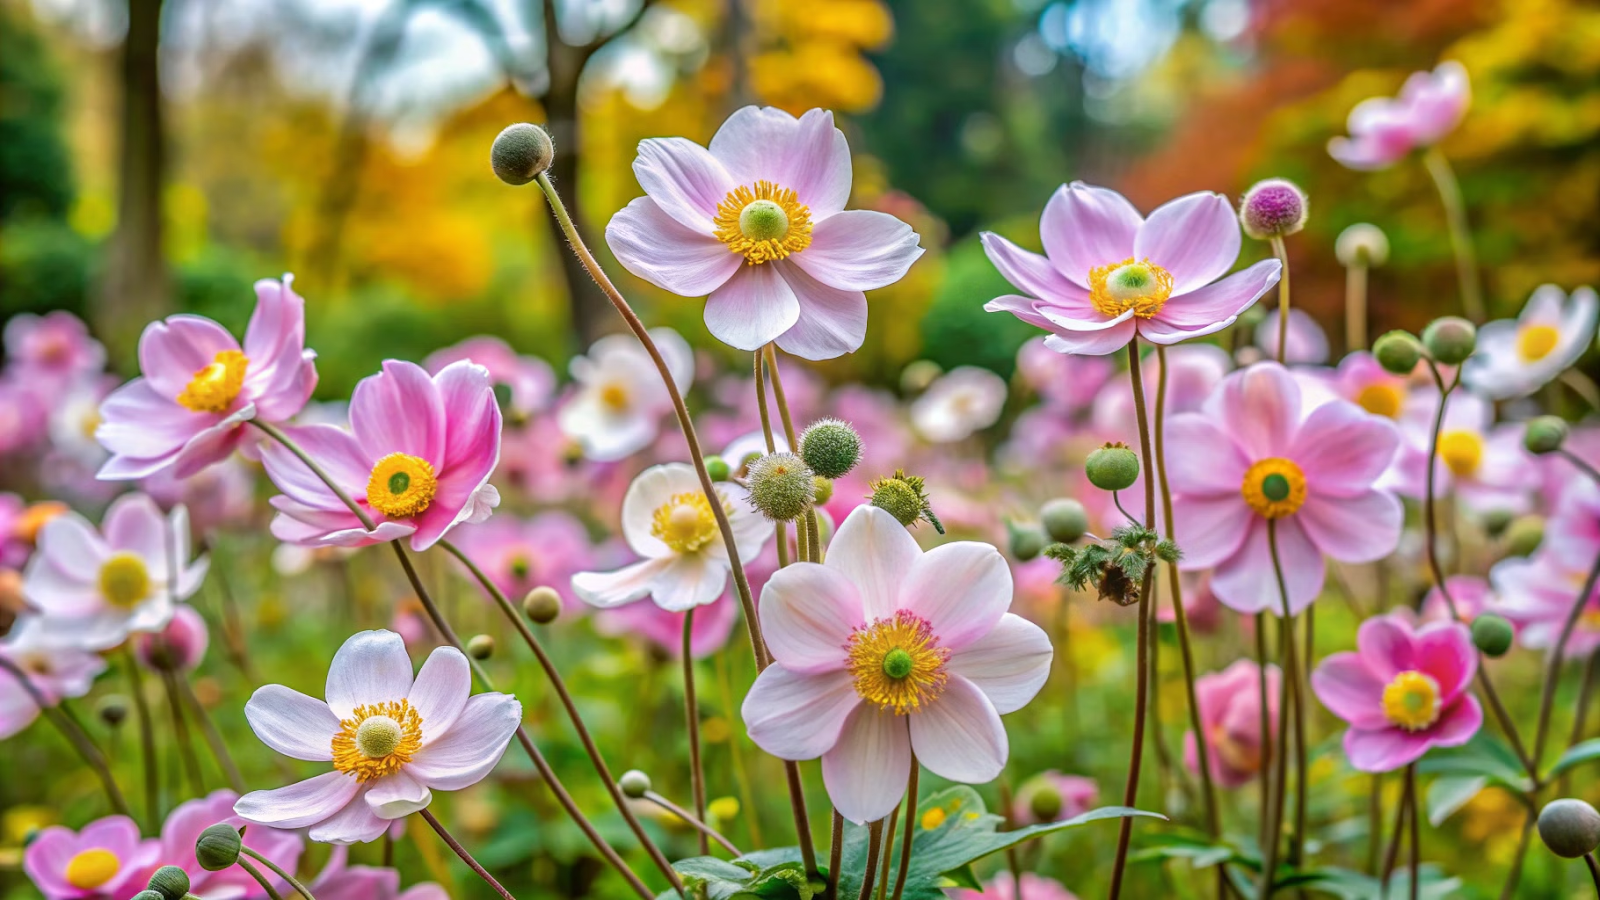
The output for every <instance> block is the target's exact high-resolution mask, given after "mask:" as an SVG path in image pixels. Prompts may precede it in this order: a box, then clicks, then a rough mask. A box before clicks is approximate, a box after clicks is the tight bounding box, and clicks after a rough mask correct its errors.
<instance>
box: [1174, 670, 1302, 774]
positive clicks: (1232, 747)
mask: <svg viewBox="0 0 1600 900" xmlns="http://www.w3.org/2000/svg"><path fill="white" fill-rule="evenodd" d="M1281 678H1282V674H1281V672H1280V671H1279V669H1278V667H1277V666H1273V665H1269V666H1267V727H1268V728H1269V729H1272V730H1274V731H1276V729H1277V726H1278V682H1279V680H1280V679H1281ZM1260 679H1261V667H1260V666H1258V665H1256V664H1255V663H1254V662H1252V661H1250V660H1248V659H1241V660H1236V661H1235V662H1234V663H1233V665H1230V666H1228V667H1227V668H1226V669H1223V670H1222V671H1221V672H1212V673H1210V674H1209V675H1202V676H1200V677H1199V678H1197V679H1195V683H1194V694H1195V702H1196V703H1197V704H1199V706H1200V727H1201V728H1202V729H1203V730H1204V735H1203V737H1204V739H1205V742H1206V750H1207V751H1208V753H1207V756H1206V758H1207V760H1208V761H1209V762H1210V763H1211V777H1212V778H1214V779H1216V782H1217V783H1218V784H1220V785H1222V786H1223V787H1229V788H1231V787H1239V786H1241V785H1245V784H1249V783H1250V781H1251V780H1252V779H1254V778H1255V777H1256V776H1257V775H1259V774H1261V767H1262V765H1263V764H1264V763H1265V762H1266V760H1264V759H1263V758H1262V753H1261V751H1262V743H1263V742H1262V739H1261V738H1262V735H1261V687H1260V686H1261V682H1260ZM1183 762H1184V765H1186V766H1188V767H1189V771H1191V772H1199V771H1200V748H1199V746H1198V745H1197V744H1196V743H1195V733H1194V732H1193V731H1190V732H1188V733H1187V734H1185V735H1184V737H1183Z"/></svg>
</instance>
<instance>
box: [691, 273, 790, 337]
mask: <svg viewBox="0 0 1600 900" xmlns="http://www.w3.org/2000/svg"><path fill="white" fill-rule="evenodd" d="M705 317H706V328H707V329H709V330H710V331H711V336H712V337H714V338H716V339H717V340H719V341H721V342H723V343H724V344H727V345H729V346H731V347H733V348H734V349H737V350H758V349H760V348H761V347H763V346H765V345H766V344H769V343H771V342H772V341H775V340H777V339H778V337H779V335H782V334H783V333H784V332H785V331H788V330H789V329H790V328H791V327H793V326H794V323H795V322H797V321H799V319H800V301H799V300H798V299H797V298H796V297H795V295H794V289H793V288H791V287H789V283H788V282H787V281H785V280H784V278H783V276H782V274H780V273H779V271H778V269H777V267H776V266H774V265H772V264H771V263H763V264H761V265H746V266H742V267H740V269H739V271H738V272H735V273H734V275H733V277H731V278H729V279H728V282H727V283H726V284H724V285H723V286H722V287H719V288H717V289H716V290H715V291H712V292H711V296H709V297H707V298H706V313H705Z"/></svg>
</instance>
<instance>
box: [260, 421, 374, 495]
mask: <svg viewBox="0 0 1600 900" xmlns="http://www.w3.org/2000/svg"><path fill="white" fill-rule="evenodd" d="M285 433H286V434H288V436H289V439H290V440H292V441H294V442H295V443H296V444H298V445H299V446H300V449H302V450H304V451H305V452H306V455H307V456H309V457H311V458H312V459H313V460H316V463H317V465H318V466H319V467H321V468H322V470H323V471H325V472H327V473H328V476H329V477H330V478H332V479H333V481H334V482H335V483H336V484H338V485H339V486H340V487H342V488H344V489H345V491H346V492H347V493H349V494H350V495H351V497H353V498H355V499H356V500H362V499H365V498H366V494H367V481H368V479H369V478H370V477H371V475H372V464H373V463H374V462H376V461H377V460H376V459H369V458H367V456H366V455H365V454H364V453H363V452H362V450H361V446H360V445H359V444H357V443H356V439H355V436H354V435H352V434H350V432H348V431H345V430H344V429H343V428H340V427H338V426H337V425H326V424H316V425H303V426H297V427H289V428H286V429H285ZM261 462H262V465H263V466H265V467H266V470H267V477H268V478H270V479H271V480H272V483H273V485H275V486H276V487H277V488H278V490H280V491H282V492H283V494H284V495H285V496H287V497H290V498H292V499H294V500H295V501H297V502H300V503H304V504H306V505H309V506H321V507H326V508H330V509H332V508H337V509H347V508H348V507H346V506H345V505H344V502H343V501H342V500H340V499H339V498H338V497H336V496H334V494H333V492H332V491H331V490H329V489H328V485H327V484H326V483H325V482H323V480H322V479H321V478H320V477H318V476H317V475H316V474H315V473H313V472H312V471H311V470H310V469H309V468H307V467H306V464H305V463H303V462H301V461H300V458H299V457H298V456H295V455H294V453H293V452H292V451H290V450H289V449H288V448H287V447H284V446H283V445H282V444H279V443H278V442H276V441H269V442H267V443H265V444H263V445H262V447H261Z"/></svg>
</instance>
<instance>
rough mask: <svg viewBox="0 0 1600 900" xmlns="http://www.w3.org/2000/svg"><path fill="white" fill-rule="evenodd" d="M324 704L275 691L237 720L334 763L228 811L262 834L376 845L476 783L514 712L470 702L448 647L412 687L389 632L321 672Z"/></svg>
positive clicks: (505, 738) (511, 704)
mask: <svg viewBox="0 0 1600 900" xmlns="http://www.w3.org/2000/svg"><path fill="white" fill-rule="evenodd" d="M326 693H327V700H326V702H324V701H322V700H315V699H313V698H311V697H307V696H306V695H305V694H302V693H300V692H299V691H294V690H290V689H289V688H286V687H284V686H282V685H277V684H269V685H267V686H266V687H263V688H260V689H259V690H257V691H256V692H255V694H253V695H252V696H251V697H250V702H249V703H246V704H245V707H244V715H245V718H246V719H247V720H249V722H250V728H251V729H252V730H254V731H255V733H256V737H258V738H260V739H261V742H262V743H264V744H266V745H267V746H269V747H271V748H272V749H274V750H276V751H278V752H279V753H282V754H283V755H284V756H288V757H292V758H294V759H304V760H311V761H314V762H329V761H331V762H332V763H333V771H331V772H325V773H323V774H321V775H317V776H315V777H313V778H309V779H306V780H305V781H301V782H298V783H296V784H291V785H289V786H288V787H284V788H278V789H277V790H272V791H255V792H253V793H249V794H246V795H244V796H243V797H241V798H239V801H238V802H237V803H235V804H234V807H233V808H234V812H236V813H238V814H239V815H240V816H241V817H242V818H243V819H244V820H245V821H247V822H251V823H254V824H257V825H265V826H269V827H272V828H283V829H297V828H307V827H309V828H310V829H311V830H310V832H309V833H308V836H309V837H310V838H311V840H313V841H321V842H325V843H331V844H353V843H355V842H357V841H360V842H363V843H365V842H368V841H373V840H376V839H378V838H379V837H381V836H382V835H383V833H384V832H385V831H387V830H388V828H389V825H390V822H392V821H393V820H395V819H398V818H401V817H403V816H408V815H410V814H411V813H414V812H416V811H418V810H420V809H424V808H426V807H427V806H428V804H429V803H430V802H432V800H433V792H434V791H436V790H438V791H459V790H461V789H462V788H465V787H470V786H472V785H474V784H477V783H478V782H480V781H482V780H483V779H484V778H485V777H486V776H487V775H488V774H489V772H490V771H491V770H493V769H494V767H495V765H496V764H497V763H499V762H500V757H501V756H502V755H504V753H505V751H506V746H507V745H508V744H509V742H510V740H511V734H512V732H514V731H516V730H517V726H518V725H520V724H521V723H522V704H521V703H518V702H517V698H515V697H513V696H511V695H509V694H495V693H482V694H477V695H473V694H472V670H471V669H470V668H469V667H468V664H467V658H466V656H465V655H463V654H462V653H461V651H459V650H457V649H455V648H454V647H439V648H437V649H435V650H434V651H433V653H432V654H430V655H429V656H428V660H427V662H425V663H423V665H422V669H421V671H419V672H417V674H416V677H415V680H414V681H413V678H412V674H411V658H410V657H409V656H407V655H406V648H405V643H404V642H403V641H401V639H400V635H398V634H395V633H394V632H392V631H363V632H360V633H358V634H355V635H352V636H351V637H350V639H349V640H346V641H345V642H344V645H343V646H341V647H340V648H339V652H338V653H336V654H334V657H333V663H332V664H331V665H330V666H329V667H328V686H327V692H326Z"/></svg>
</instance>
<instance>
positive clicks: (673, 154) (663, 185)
mask: <svg viewBox="0 0 1600 900" xmlns="http://www.w3.org/2000/svg"><path fill="white" fill-rule="evenodd" d="M633 174H634V177H635V178H637V179H639V186H640V187H642V188H644V192H645V193H646V194H649V195H650V197H649V199H650V200H652V201H654V203H653V205H654V206H655V207H656V208H657V209H659V210H660V211H661V212H663V213H665V214H666V215H667V216H668V217H670V218H672V219H674V220H676V221H677V222H678V223H679V224H680V225H682V226H683V227H684V228H685V229H689V230H691V231H694V232H696V233H698V234H702V235H705V236H707V237H710V235H711V233H712V232H713V231H715V230H716V226H715V224H713V221H712V220H713V219H715V218H716V217H717V206H718V204H720V203H722V201H723V200H724V199H726V198H727V196H728V194H729V193H731V192H732V191H733V189H734V188H735V187H736V186H737V183H736V182H735V181H734V179H733V176H732V175H730V174H728V170H727V169H724V168H723V167H722V163H720V162H718V161H717V158H716V157H715V156H712V155H711V151H709V150H707V149H706V148H704V147H702V146H700V145H699V144H696V143H695V142H694V141H691V140H688V139H687V138H681V137H673V138H651V139H649V140H643V141H640V142H639V155H638V156H637V157H635V158H634V160H633ZM637 202H638V201H637V200H636V201H634V203H637ZM629 206H630V207H632V206H633V204H631V203H630V204H629ZM610 235H611V229H610V227H607V228H606V238H607V240H608V241H609V240H610ZM723 252H724V253H727V251H726V250H724V251H723ZM727 255H729V256H732V255H733V254H731V253H727Z"/></svg>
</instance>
